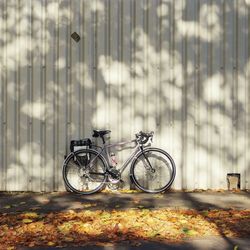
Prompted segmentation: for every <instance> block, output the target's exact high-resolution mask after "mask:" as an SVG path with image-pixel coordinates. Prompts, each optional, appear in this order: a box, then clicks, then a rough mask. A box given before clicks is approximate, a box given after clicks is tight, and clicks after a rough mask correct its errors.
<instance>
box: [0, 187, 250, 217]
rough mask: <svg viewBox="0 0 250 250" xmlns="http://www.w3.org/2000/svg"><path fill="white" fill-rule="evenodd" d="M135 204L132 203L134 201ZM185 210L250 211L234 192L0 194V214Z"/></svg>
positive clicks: (244, 196) (247, 196)
mask: <svg viewBox="0 0 250 250" xmlns="http://www.w3.org/2000/svg"><path fill="white" fill-rule="evenodd" d="M135 200H136V201H137V202H136V203H135V202H134V201H135ZM86 204H93V205H94V206H92V207H89V208H88V209H117V208H119V209H126V208H132V207H138V206H143V207H145V208H150V209H157V208H163V207H168V208H189V209H198V210H202V209H229V208H236V209H250V193H249V192H244V191H241V192H238V193H232V192H229V191H226V192H193V193H192V192H168V193H165V194H163V195H154V194H146V193H131V194H125V193H98V194H94V195H88V196H80V195H75V194H72V193H66V192H60V193H43V194H41V193H0V213H6V212H8V213H11V212H23V211H27V210H29V209H31V208H35V209H36V210H37V211H38V212H45V213H46V212H50V211H63V210H69V209H83V208H84V206H85V205H86Z"/></svg>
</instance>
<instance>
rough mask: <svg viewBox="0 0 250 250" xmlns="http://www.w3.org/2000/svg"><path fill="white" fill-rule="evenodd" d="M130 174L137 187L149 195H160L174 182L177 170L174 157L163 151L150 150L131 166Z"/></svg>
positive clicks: (140, 154)
mask: <svg viewBox="0 0 250 250" xmlns="http://www.w3.org/2000/svg"><path fill="white" fill-rule="evenodd" d="M130 171H131V172H130V174H131V177H132V180H133V181H134V183H135V185H136V186H137V187H138V188H139V189H141V190H143V191H144V192H148V193H160V192H163V191H165V190H166V189H168V188H169V187H170V186H171V184H172V183H173V181H174V178H175V173H176V168H175V163H174V160H173V159H172V157H171V156H170V155H169V154H168V153H167V152H165V151H164V150H162V149H159V148H148V149H145V150H143V152H141V153H139V154H138V155H137V157H136V159H135V160H134V161H133V162H132V164H131V170H130Z"/></svg>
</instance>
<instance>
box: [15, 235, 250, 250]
mask: <svg viewBox="0 0 250 250" xmlns="http://www.w3.org/2000/svg"><path fill="white" fill-rule="evenodd" d="M53 249H60V250H71V249H72V250H166V249H168V250H196V249H197V250H249V249H250V239H223V238H220V237H209V238H206V239H195V240H188V241H186V242H185V243H183V244H175V245H170V244H164V243H158V242H141V245H136V246H132V245H131V244H129V243H123V244H117V245H107V246H82V247H75V248H72V247H70V248H51V247H47V248H44V247H42V248H32V250H53ZM18 250H31V248H19V249H18Z"/></svg>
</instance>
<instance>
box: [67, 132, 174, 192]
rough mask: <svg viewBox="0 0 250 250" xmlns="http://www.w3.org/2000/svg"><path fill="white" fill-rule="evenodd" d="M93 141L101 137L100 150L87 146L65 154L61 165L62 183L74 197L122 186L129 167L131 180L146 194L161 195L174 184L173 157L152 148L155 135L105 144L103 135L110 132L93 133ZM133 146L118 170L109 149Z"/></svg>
mask: <svg viewBox="0 0 250 250" xmlns="http://www.w3.org/2000/svg"><path fill="white" fill-rule="evenodd" d="M93 132H94V133H93V137H96V138H98V137H100V138H101V139H102V142H103V146H102V147H100V146H97V145H92V144H91V145H90V148H86V149H80V150H77V151H75V152H71V153H69V154H68V156H67V157H66V159H65V160H64V162H63V179H64V182H65V185H66V187H67V189H68V190H69V191H72V192H74V193H77V194H93V193H95V192H98V191H99V190H101V189H102V188H103V187H104V186H105V184H109V185H113V184H119V183H122V179H121V175H122V173H123V172H124V170H125V169H126V168H127V166H128V165H129V163H130V162H131V165H130V177H131V178H130V179H131V181H132V182H133V183H134V184H135V186H136V187H137V188H138V189H140V190H142V191H144V192H148V193H160V192H163V191H165V190H166V189H168V188H169V187H170V186H171V184H172V183H173V181H174V178H175V174H176V167H175V163H174V160H173V159H172V157H171V156H170V155H169V154H168V153H167V152H166V151H164V150H162V149H160V148H153V147H151V143H152V139H153V134H154V132H150V133H145V132H139V133H137V134H136V135H135V139H134V140H131V141H126V142H118V143H115V144H106V141H105V137H104V136H105V135H107V134H109V133H110V132H111V131H110V130H93ZM129 143H135V146H134V150H133V152H132V153H131V155H130V156H129V157H128V158H127V160H126V161H125V162H124V163H123V164H122V166H121V167H120V168H119V169H118V168H117V162H116V160H115V159H114V154H110V148H113V147H117V146H120V147H123V146H125V145H126V144H129Z"/></svg>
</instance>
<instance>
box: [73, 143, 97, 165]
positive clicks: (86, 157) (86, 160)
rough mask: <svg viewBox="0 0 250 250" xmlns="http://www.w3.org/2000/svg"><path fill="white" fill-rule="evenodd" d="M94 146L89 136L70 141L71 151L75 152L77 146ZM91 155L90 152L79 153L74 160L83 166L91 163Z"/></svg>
mask: <svg viewBox="0 0 250 250" xmlns="http://www.w3.org/2000/svg"><path fill="white" fill-rule="evenodd" d="M91 146H92V142H91V140H90V139H89V138H85V139H81V140H72V141H71V142H70V151H71V152H74V151H76V150H77V149H75V148H78V147H79V148H81V147H82V148H91ZM89 158H90V157H89V155H88V154H82V155H77V157H75V159H74V161H75V163H76V164H77V165H81V166H86V165H87V164H88V163H89V160H90V159H89Z"/></svg>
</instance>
